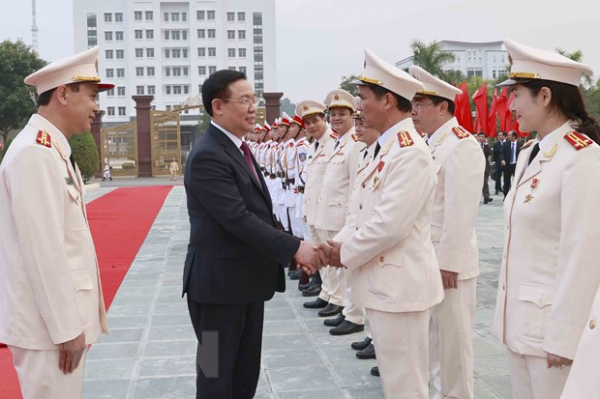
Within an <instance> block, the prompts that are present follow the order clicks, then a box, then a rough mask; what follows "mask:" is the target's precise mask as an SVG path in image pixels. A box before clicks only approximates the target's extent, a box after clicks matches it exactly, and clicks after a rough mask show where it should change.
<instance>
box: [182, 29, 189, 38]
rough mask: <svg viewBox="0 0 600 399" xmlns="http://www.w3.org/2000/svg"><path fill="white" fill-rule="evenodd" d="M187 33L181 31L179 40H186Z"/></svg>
mask: <svg viewBox="0 0 600 399" xmlns="http://www.w3.org/2000/svg"><path fill="white" fill-rule="evenodd" d="M187 33H188V31H187V30H182V31H181V39H182V40H187Z"/></svg>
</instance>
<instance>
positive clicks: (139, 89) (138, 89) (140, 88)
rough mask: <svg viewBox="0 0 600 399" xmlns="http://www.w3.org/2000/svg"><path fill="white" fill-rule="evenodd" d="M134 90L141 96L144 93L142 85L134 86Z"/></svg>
mask: <svg viewBox="0 0 600 399" xmlns="http://www.w3.org/2000/svg"><path fill="white" fill-rule="evenodd" d="M135 91H136V93H137V95H138V96H143V95H144V86H136V87H135Z"/></svg>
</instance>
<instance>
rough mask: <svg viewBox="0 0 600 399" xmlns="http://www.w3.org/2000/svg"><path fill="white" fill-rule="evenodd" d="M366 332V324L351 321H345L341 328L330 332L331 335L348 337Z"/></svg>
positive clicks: (338, 327)
mask: <svg viewBox="0 0 600 399" xmlns="http://www.w3.org/2000/svg"><path fill="white" fill-rule="evenodd" d="M360 331H365V325H364V324H354V323H352V322H351V321H348V320H344V321H343V322H342V324H340V325H339V326H337V327H335V328H332V329H331V330H329V334H331V335H348V334H353V333H355V332H360Z"/></svg>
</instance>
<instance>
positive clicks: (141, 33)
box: [135, 29, 144, 39]
mask: <svg viewBox="0 0 600 399" xmlns="http://www.w3.org/2000/svg"><path fill="white" fill-rule="evenodd" d="M135 38H136V39H143V38H144V31H143V30H141V29H136V30H135Z"/></svg>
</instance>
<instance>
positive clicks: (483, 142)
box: [477, 132, 494, 204]
mask: <svg viewBox="0 0 600 399" xmlns="http://www.w3.org/2000/svg"><path fill="white" fill-rule="evenodd" d="M477 139H478V140H479V146H480V147H481V151H482V152H483V157H484V159H485V173H484V175H483V190H482V193H483V203H484V204H487V203H489V202H492V201H493V200H494V199H493V198H492V197H490V186H489V180H490V169H491V167H490V156H491V155H492V150H491V149H490V146H489V144H488V142H487V137H486V135H485V133H483V132H480V133H479V134H477Z"/></svg>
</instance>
